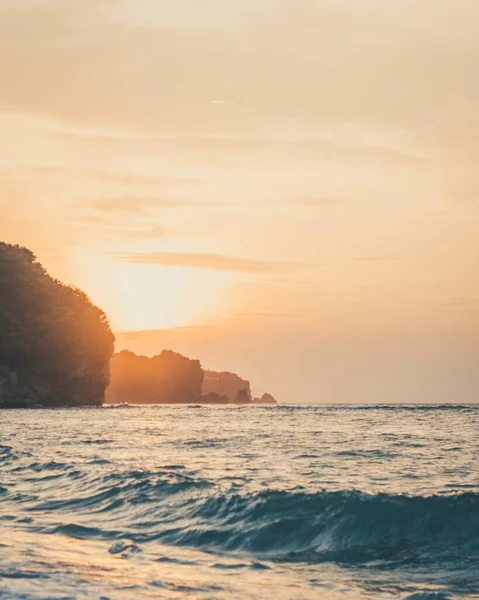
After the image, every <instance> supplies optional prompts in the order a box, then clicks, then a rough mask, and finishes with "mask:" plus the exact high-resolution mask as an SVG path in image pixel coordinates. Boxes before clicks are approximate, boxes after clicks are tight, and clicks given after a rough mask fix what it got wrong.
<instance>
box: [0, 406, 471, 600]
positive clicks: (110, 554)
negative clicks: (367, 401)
mask: <svg viewBox="0 0 479 600" xmlns="http://www.w3.org/2000/svg"><path fill="white" fill-rule="evenodd" d="M0 435H1V437H0V598H2V599H3V598H12V599H22V600H33V599H49V600H50V599H58V600H59V599H62V600H66V599H67V598H68V599H69V598H81V599H83V598H88V599H90V598H95V599H103V600H106V599H108V598H109V599H112V600H113V599H117V598H118V599H143V598H168V599H170V598H171V599H173V598H175V599H176V598H178V599H195V600H206V599H208V600H213V599H218V600H222V599H227V598H228V599H229V598H232V599H236V598H237V599H241V600H245V599H251V600H253V599H254V600H263V599H274V600H285V599H288V600H289V599H294V600H300V599H305V600H306V599H308V600H309V599H313V598H314V599H327V600H339V599H341V600H343V599H344V600H346V599H347V600H359V599H400V600H403V599H406V598H407V599H409V600H412V599H414V600H445V599H446V598H447V599H449V598H479V464H478V456H479V406H422V407H418V406H407V405H404V406H381V407H370V406H357V407H352V406H348V407H345V406H342V407H339V406H338V407H333V406H271V407H259V406H258V407H223V408H221V407H201V408H199V407H189V406H174V407H173V406H149V407H138V406H130V407H121V408H116V407H104V408H99V409H51V410H48V409H45V410H24V411H21V410H11V411H1V412H0Z"/></svg>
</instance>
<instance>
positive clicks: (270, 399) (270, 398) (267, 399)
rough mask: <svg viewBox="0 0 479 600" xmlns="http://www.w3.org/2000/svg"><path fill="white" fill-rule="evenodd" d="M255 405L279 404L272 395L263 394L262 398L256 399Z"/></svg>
mask: <svg viewBox="0 0 479 600" xmlns="http://www.w3.org/2000/svg"><path fill="white" fill-rule="evenodd" d="M253 404H278V402H277V401H276V399H275V398H273V396H272V395H271V394H263V395H262V396H261V398H255V399H254V400H253Z"/></svg>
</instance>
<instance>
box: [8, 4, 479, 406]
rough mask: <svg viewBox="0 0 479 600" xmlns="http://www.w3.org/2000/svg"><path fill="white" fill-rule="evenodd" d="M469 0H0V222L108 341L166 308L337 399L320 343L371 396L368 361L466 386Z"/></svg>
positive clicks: (216, 362) (169, 314)
mask: <svg viewBox="0 0 479 600" xmlns="http://www.w3.org/2000/svg"><path fill="white" fill-rule="evenodd" d="M478 6H479V5H478V3H477V2H473V1H472V0H459V2H458V3H456V4H455V6H454V10H452V9H451V8H450V5H449V4H448V3H445V2H438V1H437V0H425V1H424V2H420V3H418V2H413V1H412V0H406V1H405V2H400V3H398V2H379V1H369V0H358V1H355V2H352V1H351V0H335V1H334V2H333V1H330V0H305V1H304V2H300V3H297V2H292V1H290V0H286V1H283V0H261V1H260V0H255V1H254V2H253V1H252V0H244V1H242V2H223V1H220V0H208V1H207V2H206V1H205V2H202V3H201V8H200V3H197V2H194V1H193V0H181V1H180V0H178V2H174V3H171V2H163V1H162V0H155V1H153V0H121V1H120V0H113V1H111V0H95V1H93V0H75V1H73V2H69V3H65V2H62V1H60V0H39V1H36V2H34V1H33V0H15V1H14V2H13V1H9V0H3V1H2V0H0V8H1V11H2V12H1V16H2V18H1V20H0V50H1V54H0V56H1V64H0V66H1V68H2V82H1V84H0V85H1V89H2V94H1V106H0V125H1V128H2V143H1V145H0V186H1V190H2V193H1V200H0V203H1V214H2V219H1V222H0V233H1V237H2V239H4V240H5V241H7V242H11V243H20V244H23V245H26V246H28V247H30V248H32V249H33V250H34V251H35V252H36V254H37V255H38V257H39V259H40V260H41V261H42V262H43V263H44V264H45V266H46V267H47V268H48V269H49V270H50V271H51V272H52V273H53V274H54V275H55V276H57V277H59V278H60V279H62V280H63V281H67V282H69V283H72V284H75V285H78V286H79V287H81V288H82V289H85V291H86V292H87V293H88V294H89V295H90V296H91V298H92V299H93V300H94V301H95V302H97V303H98V304H100V305H101V306H102V307H103V308H104V309H105V311H106V312H107V314H108V315H109V318H110V320H111V322H112V325H113V327H114V329H115V332H116V333H117V338H118V347H120V348H121V347H123V345H124V343H123V340H124V339H126V338H125V336H126V337H128V334H129V332H131V331H136V332H138V331H143V332H144V343H143V345H142V343H140V342H138V346H137V348H136V350H137V351H139V352H141V351H142V349H143V350H144V351H146V349H147V348H148V351H150V350H151V347H152V343H151V336H152V333H151V332H152V331H158V330H161V332H159V333H158V338H157V345H158V346H163V345H164V344H170V346H172V347H173V348H174V349H177V350H178V351H182V352H185V353H186V354H187V355H189V354H191V353H198V354H201V357H202V360H203V362H205V363H206V364H207V365H211V366H212V367H217V368H226V367H228V366H231V364H232V362H233V363H234V362H235V361H236V360H238V352H237V348H239V347H243V346H244V344H245V343H246V342H245V339H244V338H245V336H246V335H249V336H252V337H251V338H250V339H249V342H248V343H249V347H250V348H251V352H249V353H248V355H247V356H246V357H245V356H240V357H239V360H241V361H242V367H243V369H244V370H245V371H246V373H247V374H248V375H249V376H250V377H251V379H253V380H259V381H260V382H261V383H262V384H263V383H264V384H265V387H266V388H268V389H273V391H276V392H277V393H278V394H281V392H282V391H284V394H285V395H286V396H288V395H289V394H290V393H292V392H294V393H296V392H298V391H299V394H300V395H304V397H305V399H306V398H308V399H310V400H316V399H318V398H317V394H318V391H317V390H318V389H323V388H324V389H327V390H328V398H324V400H327V399H329V400H334V399H336V400H344V401H354V400H355V399H354V397H352V396H354V392H351V387H350V386H349V384H347V383H346V382H345V381H339V382H335V385H334V386H331V385H330V383H329V382H328V381H329V378H330V377H331V370H330V369H327V368H326V364H334V365H338V367H337V368H338V370H342V371H344V372H358V373H359V380H361V381H362V384H361V389H362V390H363V395H366V396H368V395H375V394H377V393H378V392H377V381H378V373H377V365H382V366H381V369H382V371H381V375H380V377H379V378H380V379H381V380H383V379H384V380H387V381H388V382H389V383H390V387H392V388H393V389H395V390H396V389H397V393H398V396H404V395H406V396H408V397H411V398H415V399H421V398H423V397H424V395H425V394H426V392H427V393H431V394H432V395H433V396H434V395H437V396H438V397H442V395H444V396H445V395H447V393H446V391H445V390H446V388H448V386H452V387H453V388H454V390H455V393H457V394H459V396H460V397H463V398H469V396H470V393H471V389H473V387H474V386H473V385H472V383H471V382H473V381H474V382H476V384H477V383H479V381H478V380H477V370H476V369H475V368H474V369H473V371H471V370H470V369H471V365H472V364H473V363H474V361H473V356H472V354H471V352H472V350H471V349H472V348H473V341H472V340H473V339H474V336H475V335H477V332H478V330H479V308H478V307H479V287H478V284H477V278H476V277H472V276H471V273H472V272H473V271H474V269H475V268H476V265H477V263H478V261H479V246H478V244H477V231H478V227H479V212H478V210H477V202H476V197H477V189H478V185H479V182H478V178H477V173H476V171H477V169H476V163H477V161H476V154H477V152H476V150H477V148H476V146H477V144H476V142H475V139H476V138H477V135H476V134H477V130H478V123H477V116H476V113H477V109H476V107H477V100H478V96H479V88H478V85H477V83H476V82H477V77H476V72H477V68H476V67H477V65H476V64H475V58H474V57H475V56H477V55H478V52H479V49H478V42H477V32H476V28H475V27H473V26H472V24H473V23H475V22H477V19H478V18H479V8H478ZM406 40H407V42H406ZM58 48H61V49H62V51H61V52H57V50H58ZM445 57H446V58H445ZM459 74H460V75H459ZM179 327H181V328H185V327H186V328H190V330H189V331H190V332H191V335H189V336H188V339H187V340H186V339H183V338H181V341H179V340H178V337H177V334H178V332H177V328H179ZM205 327H207V328H208V335H206V333H205V329H204V328H205ZM194 328H197V329H194ZM193 331H195V332H196V333H195V334H194V335H193ZM246 332H248V333H246ZM304 332H306V333H304ZM266 334H267V335H266ZM205 336H206V337H205ZM205 340H206V341H205ZM272 340H274V341H272ZM392 346H394V348H395V350H394V353H395V355H396V356H395V358H391V363H389V362H388V361H387V360H386V358H385V357H387V356H389V354H388V352H389V351H388V348H391V347H392ZM203 347H204V348H205V350H204V352H203V351H202V348H203ZM351 347H360V348H363V349H364V351H365V354H367V356H368V357H369V360H368V361H364V362H363V361H358V359H357V355H356V356H355V357H353V356H352V355H351V353H350V352H349V348H351ZM291 348H294V349H295V353H296V359H295V360H291V358H290V349H291ZM418 348H420V349H421V351H420V357H416V359H414V361H413V360H412V358H411V357H412V356H413V355H414V354H415V353H416V354H417V352H418ZM160 349H161V347H159V348H158V350H160ZM281 349H282V350H283V352H282V353H281ZM273 354H274V355H275V357H276V361H277V365H278V368H277V369H276V373H279V374H280V375H274V376H272V375H271V374H270V375H267V374H266V371H267V369H268V364H269V360H268V358H267V357H268V356H270V355H273ZM417 360H419V362H420V364H421V365H422V367H421V369H420V370H421V373H422V376H421V377H418V379H415V380H414V383H411V382H410V381H409V380H408V379H406V380H404V378H403V377H402V367H401V366H400V365H405V364H409V366H410V367H411V369H413V370H414V369H416V368H417V364H418V363H417ZM338 361H339V362H338ZM412 363H414V364H412ZM305 364H308V365H314V369H315V374H316V376H317V378H319V379H318V380H319V381H320V382H322V385H321V384H319V387H318V385H317V384H315V383H313V382H312V381H309V379H308V376H307V375H305V373H304V365H305ZM444 364H447V365H449V370H450V371H451V372H452V374H453V375H452V377H453V380H451V379H450V378H449V375H448V376H447V378H446V376H444V380H443V379H442V375H441V373H444V370H443V368H442V367H443V365H444ZM308 368H313V367H308ZM438 374H439V375H438ZM277 377H278V378H279V379H278V380H277ZM336 383H337V385H336ZM275 385H277V387H278V388H279V389H276V390H274V387H275ZM332 387H334V388H335V392H334V398H333V397H332V396H331V388H332ZM426 395H427V394H426Z"/></svg>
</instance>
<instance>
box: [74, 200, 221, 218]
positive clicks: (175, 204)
mask: <svg viewBox="0 0 479 600" xmlns="http://www.w3.org/2000/svg"><path fill="white" fill-rule="evenodd" d="M216 206H218V205H217V204H216V203H214V202H200V201H194V200H184V199H171V198H159V197H156V196H118V197H116V198H95V199H92V200H85V201H84V202H82V207H83V208H89V209H92V210H95V211H99V212H104V213H125V214H133V215H138V214H140V213H142V214H143V213H147V212H151V211H154V210H159V209H178V208H213V207H216Z"/></svg>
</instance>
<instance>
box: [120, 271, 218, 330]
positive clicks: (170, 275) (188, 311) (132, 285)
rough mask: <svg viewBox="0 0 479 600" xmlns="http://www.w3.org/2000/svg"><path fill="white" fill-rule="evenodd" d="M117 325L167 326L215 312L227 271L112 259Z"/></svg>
mask: <svg viewBox="0 0 479 600" xmlns="http://www.w3.org/2000/svg"><path fill="white" fill-rule="evenodd" d="M109 278H110V285H111V289H114V290H115V297H114V298H112V299H111V301H110V303H113V305H114V311H112V312H113V314H114V315H116V317H114V322H112V325H113V327H114V328H116V329H122V330H132V331H133V330H146V329H167V328H170V327H181V326H186V325H192V324H196V323H198V322H199V321H201V320H202V319H204V318H206V317H208V316H210V315H212V314H217V313H218V311H219V310H220V308H221V307H220V304H221V300H222V298H223V297H224V294H225V288H226V281H225V280H226V278H227V274H225V273H219V272H215V271H206V270H198V269H189V268H183V267H160V266H154V267H153V266H150V265H139V264H128V263H115V264H114V265H112V267H111V270H110V272H109Z"/></svg>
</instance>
